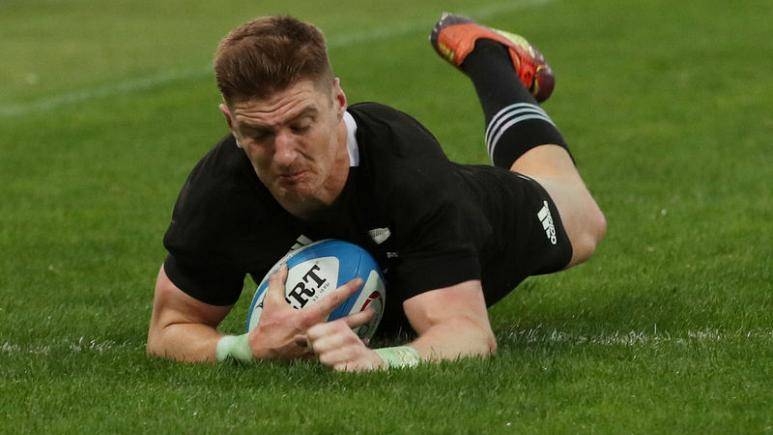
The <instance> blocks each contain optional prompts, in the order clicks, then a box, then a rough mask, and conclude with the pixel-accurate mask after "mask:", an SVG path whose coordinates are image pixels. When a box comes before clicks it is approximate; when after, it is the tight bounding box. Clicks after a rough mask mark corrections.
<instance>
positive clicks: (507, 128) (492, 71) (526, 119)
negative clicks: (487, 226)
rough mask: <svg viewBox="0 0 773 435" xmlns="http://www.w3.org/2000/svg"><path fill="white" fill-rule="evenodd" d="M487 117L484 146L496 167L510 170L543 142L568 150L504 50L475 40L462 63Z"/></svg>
mask: <svg viewBox="0 0 773 435" xmlns="http://www.w3.org/2000/svg"><path fill="white" fill-rule="evenodd" d="M462 70H463V71H464V72H465V73H466V74H467V76H469V77H470V79H472V83H473V84H474V85H475V91H476V92H477V93H478V98H479V99H480V103H481V105H482V106H483V113H484V115H485V117H486V147H487V148H488V153H489V157H491V161H492V162H493V163H494V165H495V166H499V167H503V168H506V169H510V167H511V166H512V164H513V162H515V161H516V160H517V159H518V158H519V157H521V156H522V155H523V154H525V153H526V151H529V150H530V149H532V148H534V147H536V146H539V145H544V144H555V145H560V146H562V147H564V148H566V149H567V151H568V148H567V145H566V142H564V138H563V137H561V133H560V132H559V131H558V128H556V126H555V124H553V121H552V120H551V119H550V117H549V116H548V115H547V113H545V111H544V110H542V108H541V107H540V106H539V105H538V104H537V100H535V99H534V97H533V96H532V95H531V93H530V92H529V90H528V89H526V87H524V86H523V85H522V84H521V81H520V79H519V78H518V75H517V74H516V72H515V70H514V69H513V64H512V62H511V61H510V56H509V54H508V53H507V49H506V48H505V47H504V46H503V45H502V44H500V43H498V42H495V41H491V40H488V39H481V40H478V42H476V44H475V49H474V50H473V51H472V53H470V54H468V55H467V58H466V59H465V60H464V63H462Z"/></svg>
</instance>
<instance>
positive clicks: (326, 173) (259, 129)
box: [221, 79, 349, 217]
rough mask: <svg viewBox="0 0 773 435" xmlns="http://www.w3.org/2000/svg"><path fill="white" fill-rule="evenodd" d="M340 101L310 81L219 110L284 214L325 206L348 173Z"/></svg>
mask: <svg viewBox="0 0 773 435" xmlns="http://www.w3.org/2000/svg"><path fill="white" fill-rule="evenodd" d="M345 108H346V97H345V96H344V93H343V91H342V90H341V87H340V85H339V83H338V80H337V79H336V80H335V82H334V83H333V85H332V86H331V85H330V84H329V83H328V84H327V85H315V83H314V82H312V81H310V80H304V81H300V82H298V83H296V84H295V85H293V86H291V87H289V88H288V89H286V90H284V91H280V92H277V93H276V94H274V95H272V96H270V97H268V98H266V99H261V100H248V101H244V102H239V103H234V104H232V105H231V106H230V107H228V106H225V105H221V110H222V111H223V113H224V114H225V115H226V119H227V120H228V123H229V126H230V128H231V131H232V133H233V134H234V136H235V137H236V140H237V141H238V143H239V146H240V147H241V148H243V149H244V152H245V154H246V155H247V157H248V158H249V159H250V161H251V162H252V166H253V167H254V168H255V172H256V173H257V175H258V178H259V179H260V181H262V182H263V184H264V185H265V186H266V187H267V188H268V190H269V191H270V192H271V194H272V195H273V196H274V198H276V199H277V201H279V203H280V204H281V205H282V206H283V207H284V208H285V209H287V210H288V211H289V212H290V213H292V214H294V215H296V216H300V217H304V216H307V215H309V214H311V213H313V212H315V211H317V210H319V209H320V208H322V207H324V206H326V205H330V204H331V203H332V202H333V201H334V200H335V198H337V197H338V195H339V194H340V193H341V190H342V189H343V187H344V184H345V183H346V177H347V176H348V173H349V154H348V152H347V148H346V127H345V124H344V122H343V113H344V110H345Z"/></svg>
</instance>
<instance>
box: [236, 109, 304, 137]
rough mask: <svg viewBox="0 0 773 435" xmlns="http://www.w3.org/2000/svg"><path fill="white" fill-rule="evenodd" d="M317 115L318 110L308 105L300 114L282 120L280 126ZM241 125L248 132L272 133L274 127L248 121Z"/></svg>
mask: <svg viewBox="0 0 773 435" xmlns="http://www.w3.org/2000/svg"><path fill="white" fill-rule="evenodd" d="M318 113H319V109H317V108H316V107H315V106H312V105H309V106H306V107H305V108H303V110H301V111H300V112H298V113H297V114H296V115H293V116H291V117H289V118H288V119H285V120H282V124H291V123H293V122H294V121H297V120H299V119H301V118H304V117H307V116H310V117H314V116H316V115H317V114H318ZM241 125H242V126H243V127H244V128H246V129H250V130H259V131H266V130H269V131H273V129H274V127H275V125H269V124H261V123H258V122H251V121H249V120H244V121H242V122H241Z"/></svg>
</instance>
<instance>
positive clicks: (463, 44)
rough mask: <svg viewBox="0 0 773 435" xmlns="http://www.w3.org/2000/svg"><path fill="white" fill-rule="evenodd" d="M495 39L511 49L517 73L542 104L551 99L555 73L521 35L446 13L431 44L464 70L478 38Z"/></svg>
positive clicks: (444, 56) (437, 26)
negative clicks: (464, 63)
mask: <svg viewBox="0 0 773 435" xmlns="http://www.w3.org/2000/svg"><path fill="white" fill-rule="evenodd" d="M481 38H484V39H491V40H493V41H496V42H499V43H500V44H502V45H504V46H505V47H506V48H507V51H508V53H509V54H510V60H511V61H512V62H513V67H514V68H515V72H516V73H517V74H518V78H519V79H520V80H521V83H522V84H523V85H524V86H525V87H526V89H528V90H529V92H531V94H532V95H533V96H534V99H536V100H537V101H538V102H542V101H545V100H547V99H548V97H550V94H551V93H553V87H554V85H555V77H554V76H553V70H551V69H550V66H549V65H548V64H547V62H546V61H545V58H544V56H542V53H540V52H539V50H537V49H536V48H535V47H534V46H533V45H531V44H529V42H528V41H527V40H526V39H524V38H523V37H521V36H519V35H515V34H513V33H509V32H505V31H502V30H497V29H492V28H489V27H485V26H482V25H480V24H478V23H476V22H475V21H473V20H471V19H469V18H466V17H463V16H460V15H453V14H449V13H448V12H444V13H443V15H442V16H441V17H440V20H439V21H438V22H437V24H435V27H434V28H433V29H432V33H430V35H429V40H430V43H432V47H434V48H435V51H437V52H438V54H440V56H441V57H442V58H444V59H445V60H447V61H448V62H450V63H451V64H452V65H454V66H455V67H457V68H459V69H461V65H462V62H464V59H465V58H466V57H467V55H468V54H470V53H471V52H472V50H474V49H475V42H476V41H477V40H478V39H481Z"/></svg>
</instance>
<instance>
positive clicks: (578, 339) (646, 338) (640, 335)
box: [498, 327, 773, 347]
mask: <svg viewBox="0 0 773 435" xmlns="http://www.w3.org/2000/svg"><path fill="white" fill-rule="evenodd" d="M498 335H499V336H500V337H501V338H507V339H511V340H514V341H516V342H522V343H527V344H535V343H536V344H539V343H568V344H575V345H584V344H590V345H598V346H625V347H651V346H657V345H659V344H662V343H674V344H699V343H723V342H738V341H744V340H761V339H762V340H764V339H768V340H773V330H764V329H756V330H751V331H741V330H739V331H720V330H719V329H715V328H706V329H702V330H698V331H687V333H686V334H683V333H680V334H679V335H672V334H670V333H668V332H666V333H663V332H658V331H657V327H655V328H654V329H653V331H627V332H622V331H614V332H610V333H605V334H597V335H582V334H574V333H571V332H564V331H559V330H555V329H554V330H546V329H542V328H535V329H523V330H515V331H508V332H506V333H504V334H501V333H500V334H498Z"/></svg>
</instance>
